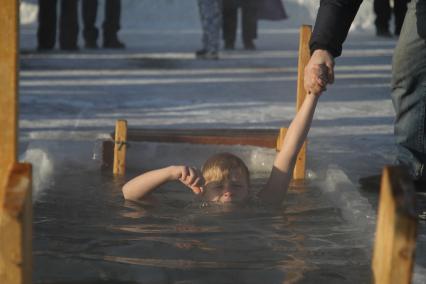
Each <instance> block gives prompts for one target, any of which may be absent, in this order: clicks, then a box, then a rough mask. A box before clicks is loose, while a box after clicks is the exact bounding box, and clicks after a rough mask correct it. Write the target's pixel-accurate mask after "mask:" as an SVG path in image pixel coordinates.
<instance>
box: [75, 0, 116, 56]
mask: <svg viewBox="0 0 426 284" xmlns="http://www.w3.org/2000/svg"><path fill="white" fill-rule="evenodd" d="M97 13H98V0H83V1H82V15H83V24H84V29H83V37H84V41H85V47H86V48H98V43H97V41H98V36H99V30H98V28H97V27H96V17H97ZM120 16H121V0H105V16H104V22H103V24H102V31H103V47H104V48H125V45H124V43H122V42H121V41H120V40H119V39H118V31H119V30H120Z"/></svg>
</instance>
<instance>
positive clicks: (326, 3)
mask: <svg viewBox="0 0 426 284" xmlns="http://www.w3.org/2000/svg"><path fill="white" fill-rule="evenodd" d="M361 3H362V0H321V2H320V7H319V9H318V14H317V19H316V21H315V27H314V31H313V33H312V37H311V41H310V43H309V46H310V49H311V53H312V52H314V51H315V50H316V49H325V50H328V51H329V52H330V53H331V54H332V55H333V56H334V57H337V56H340V54H341V53H342V45H343V42H344V41H345V39H346V36H347V35H348V32H349V28H350V27H351V24H352V21H353V20H354V18H355V15H356V13H357V12H358V9H359V6H360V5H361Z"/></svg>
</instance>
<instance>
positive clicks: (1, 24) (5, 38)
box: [0, 0, 19, 202]
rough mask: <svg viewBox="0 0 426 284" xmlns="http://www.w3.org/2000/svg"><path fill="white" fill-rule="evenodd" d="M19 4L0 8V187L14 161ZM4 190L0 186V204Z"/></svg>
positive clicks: (8, 0) (10, 0)
mask: <svg viewBox="0 0 426 284" xmlns="http://www.w3.org/2000/svg"><path fill="white" fill-rule="evenodd" d="M18 4H19V1H17V0H4V1H2V2H1V8H0V108H1V111H0V185H3V184H4V183H5V180H6V175H7V171H8V169H9V168H10V167H11V165H12V164H14V163H15V162H16V157H17V139H18V138H17V135H18V134H17V133H18V130H17V125H18V122H17V120H18V114H17V113H18V69H19V68H18V54H19V53H18V50H19V46H18V38H19V37H18V34H19V30H18V27H19V26H18V20H19V7H18ZM4 195H5V188H2V187H0V202H1V201H2V200H3V198H4Z"/></svg>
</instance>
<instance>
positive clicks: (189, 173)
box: [172, 166, 203, 195]
mask: <svg viewBox="0 0 426 284" xmlns="http://www.w3.org/2000/svg"><path fill="white" fill-rule="evenodd" d="M172 177H173V179H175V180H179V181H180V182H182V183H183V184H184V185H186V186H187V187H189V188H190V189H191V190H192V192H194V193H195V194H197V195H198V194H201V193H203V188H202V187H201V186H202V180H203V177H202V175H201V173H200V172H199V171H198V170H197V169H196V168H195V167H188V166H173V168H172Z"/></svg>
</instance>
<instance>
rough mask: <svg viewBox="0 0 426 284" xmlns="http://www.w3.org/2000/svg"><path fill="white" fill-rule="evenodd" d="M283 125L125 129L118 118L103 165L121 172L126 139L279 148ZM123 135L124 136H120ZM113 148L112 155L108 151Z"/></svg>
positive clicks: (302, 161) (307, 33) (304, 30)
mask: <svg viewBox="0 0 426 284" xmlns="http://www.w3.org/2000/svg"><path fill="white" fill-rule="evenodd" d="M311 33H312V27H311V26H308V25H303V26H302V27H301V28H300V40H299V58H298V76H297V98H296V111H299V109H300V107H301V106H302V103H303V101H304V99H305V97H306V92H305V89H304V87H303V79H304V70H305V66H306V65H307V64H308V62H309V59H310V51H309V40H310V38H311ZM286 130H287V129H286V128H281V129H162V130H159V129H141V128H136V129H127V121H125V120H119V121H117V123H116V131H115V133H113V134H112V138H113V139H114V142H113V145H114V146H112V145H111V143H110V142H108V141H106V142H104V144H103V165H104V167H105V168H108V166H109V165H111V164H113V174H114V175H124V174H125V164H126V162H125V161H126V151H127V145H128V144H127V143H128V141H140V142H142V141H144V142H168V143H195V144H217V145H251V146H259V147H267V148H276V149H277V151H278V150H280V149H281V143H282V141H283V138H284V136H285V133H286ZM124 137H126V138H124ZM123 138H124V139H123ZM112 148H114V154H113V155H112V154H111V153H110V151H111V149H112ZM306 151H307V143H306V141H305V143H304V144H303V146H302V149H301V150H300V152H299V154H298V157H297V161H296V165H295V169H294V172H293V179H295V180H303V179H305V171H306ZM112 156H113V157H114V159H113V161H111V158H112Z"/></svg>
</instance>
